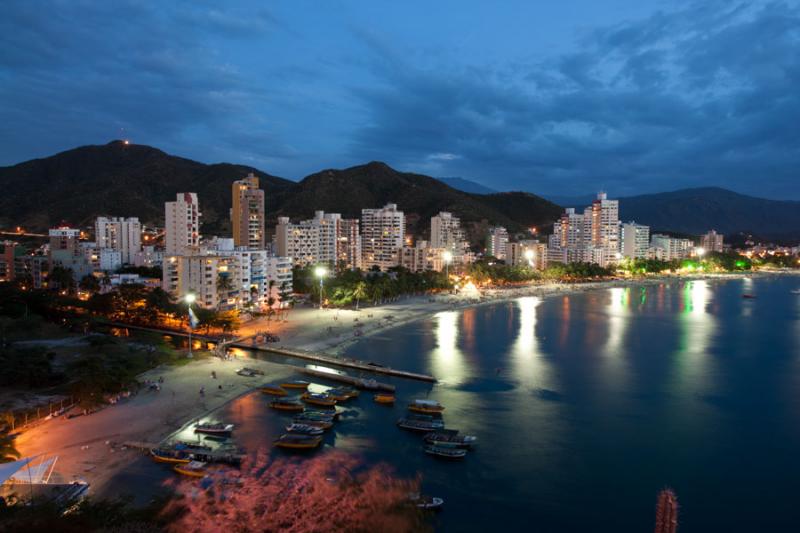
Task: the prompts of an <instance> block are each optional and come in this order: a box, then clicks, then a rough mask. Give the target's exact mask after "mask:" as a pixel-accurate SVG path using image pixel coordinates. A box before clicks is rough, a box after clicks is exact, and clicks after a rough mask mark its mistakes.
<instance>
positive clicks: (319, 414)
mask: <svg viewBox="0 0 800 533" xmlns="http://www.w3.org/2000/svg"><path fill="white" fill-rule="evenodd" d="M303 414H304V415H308V416H309V417H315V418H324V419H325V420H333V421H336V420H339V415H341V413H340V412H339V411H316V410H314V409H306V410H305V411H303Z"/></svg>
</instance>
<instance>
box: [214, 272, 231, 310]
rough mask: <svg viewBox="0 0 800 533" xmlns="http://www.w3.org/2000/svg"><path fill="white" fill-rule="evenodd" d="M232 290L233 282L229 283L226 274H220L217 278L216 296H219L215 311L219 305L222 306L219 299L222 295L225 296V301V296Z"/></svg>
mask: <svg viewBox="0 0 800 533" xmlns="http://www.w3.org/2000/svg"><path fill="white" fill-rule="evenodd" d="M232 288H233V282H232V281H231V278H230V276H228V273H227V272H220V273H219V275H218V276H217V295H218V296H219V298H218V300H219V301H218V302H217V309H219V307H220V305H222V300H223V298H222V297H221V295H222V294H224V295H225V298H224V299H225V300H227V299H228V297H227V294H228V293H229V292H230V290H231V289H232Z"/></svg>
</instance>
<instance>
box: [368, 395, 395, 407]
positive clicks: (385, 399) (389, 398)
mask: <svg viewBox="0 0 800 533" xmlns="http://www.w3.org/2000/svg"><path fill="white" fill-rule="evenodd" d="M372 399H373V400H374V401H375V403H381V404H383V405H394V402H395V397H394V394H376V395H375V396H373V397H372Z"/></svg>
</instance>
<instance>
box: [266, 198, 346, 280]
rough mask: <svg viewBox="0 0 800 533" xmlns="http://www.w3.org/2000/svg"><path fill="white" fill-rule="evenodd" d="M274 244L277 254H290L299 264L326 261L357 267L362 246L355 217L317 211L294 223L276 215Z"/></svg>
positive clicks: (336, 264)
mask: <svg viewBox="0 0 800 533" xmlns="http://www.w3.org/2000/svg"><path fill="white" fill-rule="evenodd" d="M275 246H276V251H277V253H278V255H279V256H282V257H291V258H292V260H293V262H294V264H296V265H299V266H304V265H309V264H314V263H328V264H329V265H332V266H338V265H344V267H345V268H357V267H358V266H359V263H360V257H359V252H360V249H361V242H360V240H359V231H358V220H354V219H343V218H342V215H340V214H339V213H325V212H324V211H317V212H315V213H314V218H313V219H310V220H303V221H301V222H299V223H297V224H294V223H292V222H290V220H289V218H288V217H279V218H278V225H277V226H276V227H275Z"/></svg>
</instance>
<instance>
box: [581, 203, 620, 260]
mask: <svg viewBox="0 0 800 533" xmlns="http://www.w3.org/2000/svg"><path fill="white" fill-rule="evenodd" d="M583 216H584V224H585V235H584V237H585V238H586V239H587V242H586V244H587V245H590V246H592V247H593V248H600V249H601V250H603V255H604V256H605V259H606V262H613V261H615V260H616V255H617V254H618V253H619V200H609V199H608V197H607V196H606V193H604V192H600V193H598V194H597V198H596V199H595V200H594V201H593V202H592V205H591V206H589V207H587V208H586V209H585V210H584V212H583Z"/></svg>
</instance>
